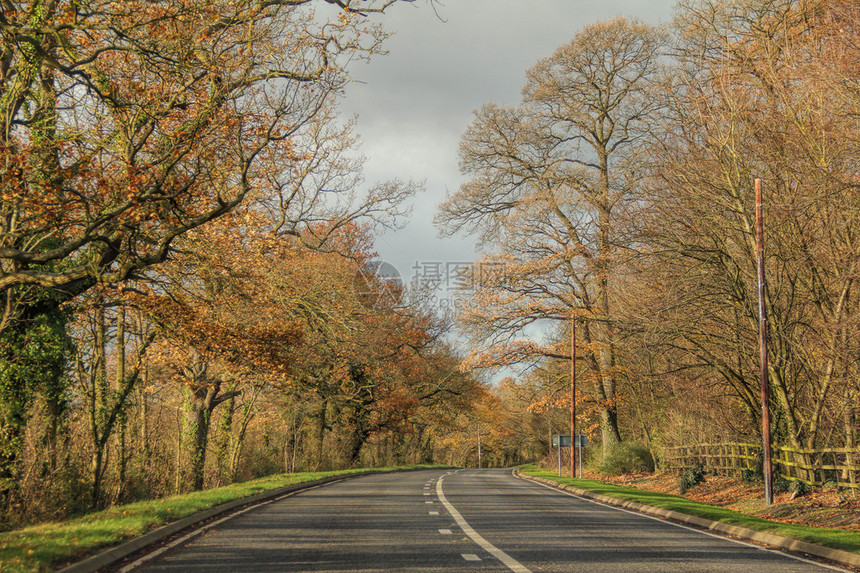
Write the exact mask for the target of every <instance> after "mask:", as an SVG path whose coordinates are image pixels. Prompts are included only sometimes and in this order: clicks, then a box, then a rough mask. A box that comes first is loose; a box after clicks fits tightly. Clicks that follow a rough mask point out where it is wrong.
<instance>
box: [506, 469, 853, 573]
mask: <svg viewBox="0 0 860 573" xmlns="http://www.w3.org/2000/svg"><path fill="white" fill-rule="evenodd" d="M514 475H515V476H516V477H518V478H520V479H526V480H530V481H533V482H537V483H541V484H544V485H547V486H550V487H552V488H555V489H560V490H564V491H569V492H571V493H574V494H576V495H578V496H580V497H584V498H586V499H590V500H593V501H598V502H600V503H603V504H606V505H611V506H615V507H621V508H624V509H629V510H631V511H635V512H637V513H643V514H645V515H650V516H653V517H660V518H663V519H668V520H671V521H676V522H680V523H683V524H686V525H692V526H694V527H699V528H702V529H707V530H709V531H713V532H716V533H722V534H724V535H731V536H733V537H739V538H741V539H745V540H747V541H756V542H758V543H763V544H765V545H768V546H771V547H775V548H778V549H785V550H788V551H798V552H801V553H806V554H807V555H814V556H815V557H821V558H824V559H829V560H830V561H833V562H835V563H839V564H842V565H849V566H852V567H860V554H857V553H852V552H850V551H842V550H841V549H833V548H831V547H825V546H824V545H818V544H817V543H808V542H806V541H800V540H799V539H793V538H791V537H784V536H782V535H776V534H773V533H766V532H764V531H757V530H755V529H748V528H746V527H740V526H737V525H729V524H728V523H723V522H721V521H711V520H710V519H705V518H703V517H696V516H694V515H687V514H685V513H679V512H677V511H671V510H668V509H660V508H659V507H654V506H651V505H644V504H641V503H637V502H635V501H625V500H622V499H618V498H614V497H609V496H607V495H602V494H599V493H593V492H590V491H587V490H584V489H579V488H576V487H573V486H569V485H564V484H560V483H557V482H554V481H552V480H548V479H544V478H537V477H532V476H528V475H525V474H523V473H522V472H520V471H519V470H518V469H515V470H514Z"/></svg>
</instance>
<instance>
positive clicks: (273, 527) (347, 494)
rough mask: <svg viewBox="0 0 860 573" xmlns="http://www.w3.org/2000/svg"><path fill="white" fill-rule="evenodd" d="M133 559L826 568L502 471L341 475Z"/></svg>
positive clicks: (231, 564) (762, 572) (210, 567)
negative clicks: (159, 551)
mask: <svg viewBox="0 0 860 573" xmlns="http://www.w3.org/2000/svg"><path fill="white" fill-rule="evenodd" d="M132 565H133V567H130V568H128V569H129V570H135V571H147V572H181V573H187V572H194V571H207V572H208V571H326V572H335V571H364V572H368V571H397V572H407V571H408V572H422V573H423V572H428V573H429V572H436V571H445V572H465V573H471V572H473V571H474V572H483V571H499V572H504V571H515V572H520V573H527V572H534V573H537V572H559V573H561V572H575V571H582V572H589V573H590V572H603V571H605V572H610V571H612V572H620V571H631V572H633V571H635V572H637V573H638V572H642V571H660V572H668V571H715V572H719V573H728V572H732V571H737V572H744V573H747V572H750V571H753V572H755V573H766V572H771V571H772V572H780V573H786V572H807V571H808V572H812V571H827V570H833V569H834V568H831V567H827V566H822V565H819V564H816V563H812V562H809V561H803V560H798V559H794V558H792V557H789V556H785V555H783V554H781V553H778V552H773V551H766V550H762V549H759V548H756V547H752V546H749V545H746V544H742V543H737V542H734V541H730V540H726V539H723V538H719V537H715V536H712V535H709V534H704V533H701V532H698V531H693V530H691V529H688V528H684V527H679V526H676V525H672V524H668V523H664V522H662V521H658V520H656V519H651V518H648V517H644V516H641V515H637V514H632V513H629V512H626V511H622V510H618V509H614V508H608V507H605V506H602V505H598V504H595V503H591V502H587V501H583V500H580V499H578V498H575V497H572V496H570V495H567V494H564V493H560V492H557V491H555V490H552V489H549V488H546V487H543V486H541V485H537V484H534V483H531V482H527V481H523V480H519V479H517V478H514V477H513V476H512V475H511V471H510V470H451V471H446V470H424V471H418V472H405V473H394V474H379V475H370V476H365V477H360V478H356V479H349V480H344V481H341V482H337V483H334V484H330V485H327V486H324V487H319V488H316V489H312V490H308V491H305V492H302V493H300V494H297V495H294V496H291V497H287V498H285V499H283V500H280V501H277V502H274V503H271V504H269V505H265V506H263V507H260V508H258V509H254V510H252V511H248V512H246V513H244V514H242V515H239V516H236V517H234V518H232V519H229V520H227V521H225V522H223V523H221V524H219V525H217V526H216V527H213V528H211V529H210V530H207V531H206V532H204V533H202V534H201V535H199V536H196V537H194V538H192V539H191V540H189V541H188V542H186V543H184V544H182V545H179V546H177V547H175V548H173V549H170V550H168V551H166V552H164V553H163V554H161V555H159V556H157V557H155V558H153V559H151V560H149V561H147V562H144V563H139V564H132ZM837 570H838V569H837Z"/></svg>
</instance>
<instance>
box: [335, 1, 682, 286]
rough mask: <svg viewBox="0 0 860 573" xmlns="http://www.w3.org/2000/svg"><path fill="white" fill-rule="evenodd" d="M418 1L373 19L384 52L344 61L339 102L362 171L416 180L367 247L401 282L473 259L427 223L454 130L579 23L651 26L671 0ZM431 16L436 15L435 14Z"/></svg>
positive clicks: (452, 164)
mask: <svg viewBox="0 0 860 573" xmlns="http://www.w3.org/2000/svg"><path fill="white" fill-rule="evenodd" d="M442 1H443V2H444V3H437V5H436V10H435V12H434V10H433V8H432V7H431V5H430V4H429V1H428V0H417V1H416V2H414V3H412V4H406V3H404V4H402V5H396V6H394V7H393V9H392V10H391V11H390V12H389V13H388V14H386V15H385V16H384V17H383V18H382V20H383V21H384V23H385V27H386V29H388V30H389V31H391V32H393V33H394V36H393V37H392V38H390V39H389V40H388V41H387V43H386V45H385V47H386V49H387V50H388V52H389V53H388V55H386V56H380V57H377V58H376V59H375V60H373V61H372V62H370V63H369V64H362V63H359V64H354V65H353V66H352V68H351V69H350V72H351V76H352V78H353V79H354V80H355V83H353V84H352V85H351V86H350V87H349V89H348V91H347V97H346V99H345V101H344V105H343V110H344V112H345V113H346V114H347V115H353V114H355V115H356V116H358V131H359V133H360V134H361V137H362V140H363V142H364V143H363V146H362V152H363V153H364V155H366V156H367V158H368V163H367V167H366V175H367V180H368V182H370V183H372V182H375V181H380V180H388V179H394V178H399V179H404V180H405V179H413V180H418V181H425V182H426V188H425V190H424V192H423V193H421V194H419V195H418V196H416V197H415V200H414V203H413V215H412V217H411V218H410V220H409V222H408V224H407V225H406V227H405V228H404V229H403V230H400V231H396V232H389V233H387V234H385V235H384V236H382V237H381V238H380V239H379V240H378V241H377V244H376V247H377V251H378V252H379V254H380V257H381V258H382V260H384V261H387V262H389V263H391V264H393V265H394V266H395V267H397V269H398V270H399V271H400V274H401V276H402V277H403V279H404V280H406V281H407V282H408V281H409V280H410V279H411V278H413V276H414V274H415V272H416V271H415V270H413V269H414V268H415V267H416V264H417V265H418V267H419V268H424V265H426V264H429V263H435V262H438V263H442V264H443V265H444V264H445V263H461V262H469V261H472V260H473V259H474V258H475V256H476V255H475V251H474V241H473V240H472V239H471V238H469V237H456V238H452V239H441V238H439V237H438V234H437V231H436V229H435V228H434V227H433V224H432V219H433V214H434V212H435V210H436V205H437V204H438V203H439V202H440V201H441V200H442V199H444V197H445V195H446V194H447V193H451V192H454V191H455V190H456V189H457V188H458V187H459V185H460V184H461V182H462V181H463V178H462V177H461V175H460V173H459V169H458V166H457V147H458V143H459V140H460V136H461V135H462V133H463V131H464V130H465V128H466V127H467V125H468V124H469V123H470V121H471V118H472V111H473V110H474V109H476V108H478V107H480V106H481V105H482V104H484V103H489V102H493V103H498V104H508V105H513V104H516V103H517V102H518V101H519V99H520V90H521V89H522V86H523V85H524V83H525V73H526V70H527V69H528V68H530V67H531V66H532V65H534V64H535V63H536V62H537V61H538V60H539V59H541V58H544V57H547V56H549V55H550V54H552V52H553V51H554V50H555V49H556V48H557V47H559V46H561V45H562V44H565V43H567V42H568V41H570V39H571V38H572V37H573V35H574V34H576V32H577V31H578V30H580V29H581V28H582V27H583V26H585V25H587V24H590V23H593V22H596V21H599V20H605V19H609V18H613V17H615V16H618V15H622V14H623V15H626V16H631V17H635V18H639V19H642V20H644V21H646V22H648V23H652V24H659V23H664V22H667V21H668V20H669V19H670V18H671V14H672V7H673V5H674V0H442ZM437 13H438V16H437Z"/></svg>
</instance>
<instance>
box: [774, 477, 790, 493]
mask: <svg viewBox="0 0 860 573" xmlns="http://www.w3.org/2000/svg"><path fill="white" fill-rule="evenodd" d="M790 488H791V482H790V481H789V480H787V479H785V478H784V477H782V476H781V475H777V476H774V478H773V491H775V492H779V493H786V492H787V491H789V489H790Z"/></svg>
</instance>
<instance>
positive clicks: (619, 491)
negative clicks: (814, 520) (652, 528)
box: [519, 464, 860, 553]
mask: <svg viewBox="0 0 860 573" xmlns="http://www.w3.org/2000/svg"><path fill="white" fill-rule="evenodd" d="M519 469H520V471H521V472H522V473H523V474H526V475H529V476H533V477H539V478H543V479H547V480H550V481H554V482H556V483H559V484H564V485H570V486H573V487H576V488H579V489H583V490H586V491H590V492H593V493H597V494H602V495H606V496H609V497H614V498H617V499H622V500H625V501H633V502H636V503H641V504H643V505H650V506H652V507H659V508H662V509H668V510H671V511H677V512H678V513H684V514H687V515H694V516H697V517H702V518H705V519H710V520H712V521H721V522H723V523H728V524H731V525H737V526H739V527H746V528H749V529H755V530H757V531H765V532H767V533H773V534H776V535H783V536H785V537H791V538H793V539H799V540H801V541H806V542H808V543H817V544H819V545H824V546H827V547H832V548H834V549H841V550H843V551H852V552H854V553H860V531H850V530H845V529H831V528H823V527H810V526H808V525H795V524H790V523H779V522H775V521H768V520H766V519H762V518H760V517H755V516H753V515H747V514H745V513H740V512H738V511H733V510H731V509H726V508H723V507H717V506H714V505H707V504H704V503H700V502H697V501H692V500H690V499H687V498H685V497H681V496H678V495H671V494H667V493H659V492H653V491H647V490H642V489H636V488H630V487H621V486H617V485H612V484H608V483H604V482H602V481H599V480H593V479H579V478H569V477H559V476H558V474H557V473H555V472H553V471H548V470H543V469H541V468H539V467H538V466H536V465H534V464H528V465H524V466H520V468H519Z"/></svg>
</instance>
